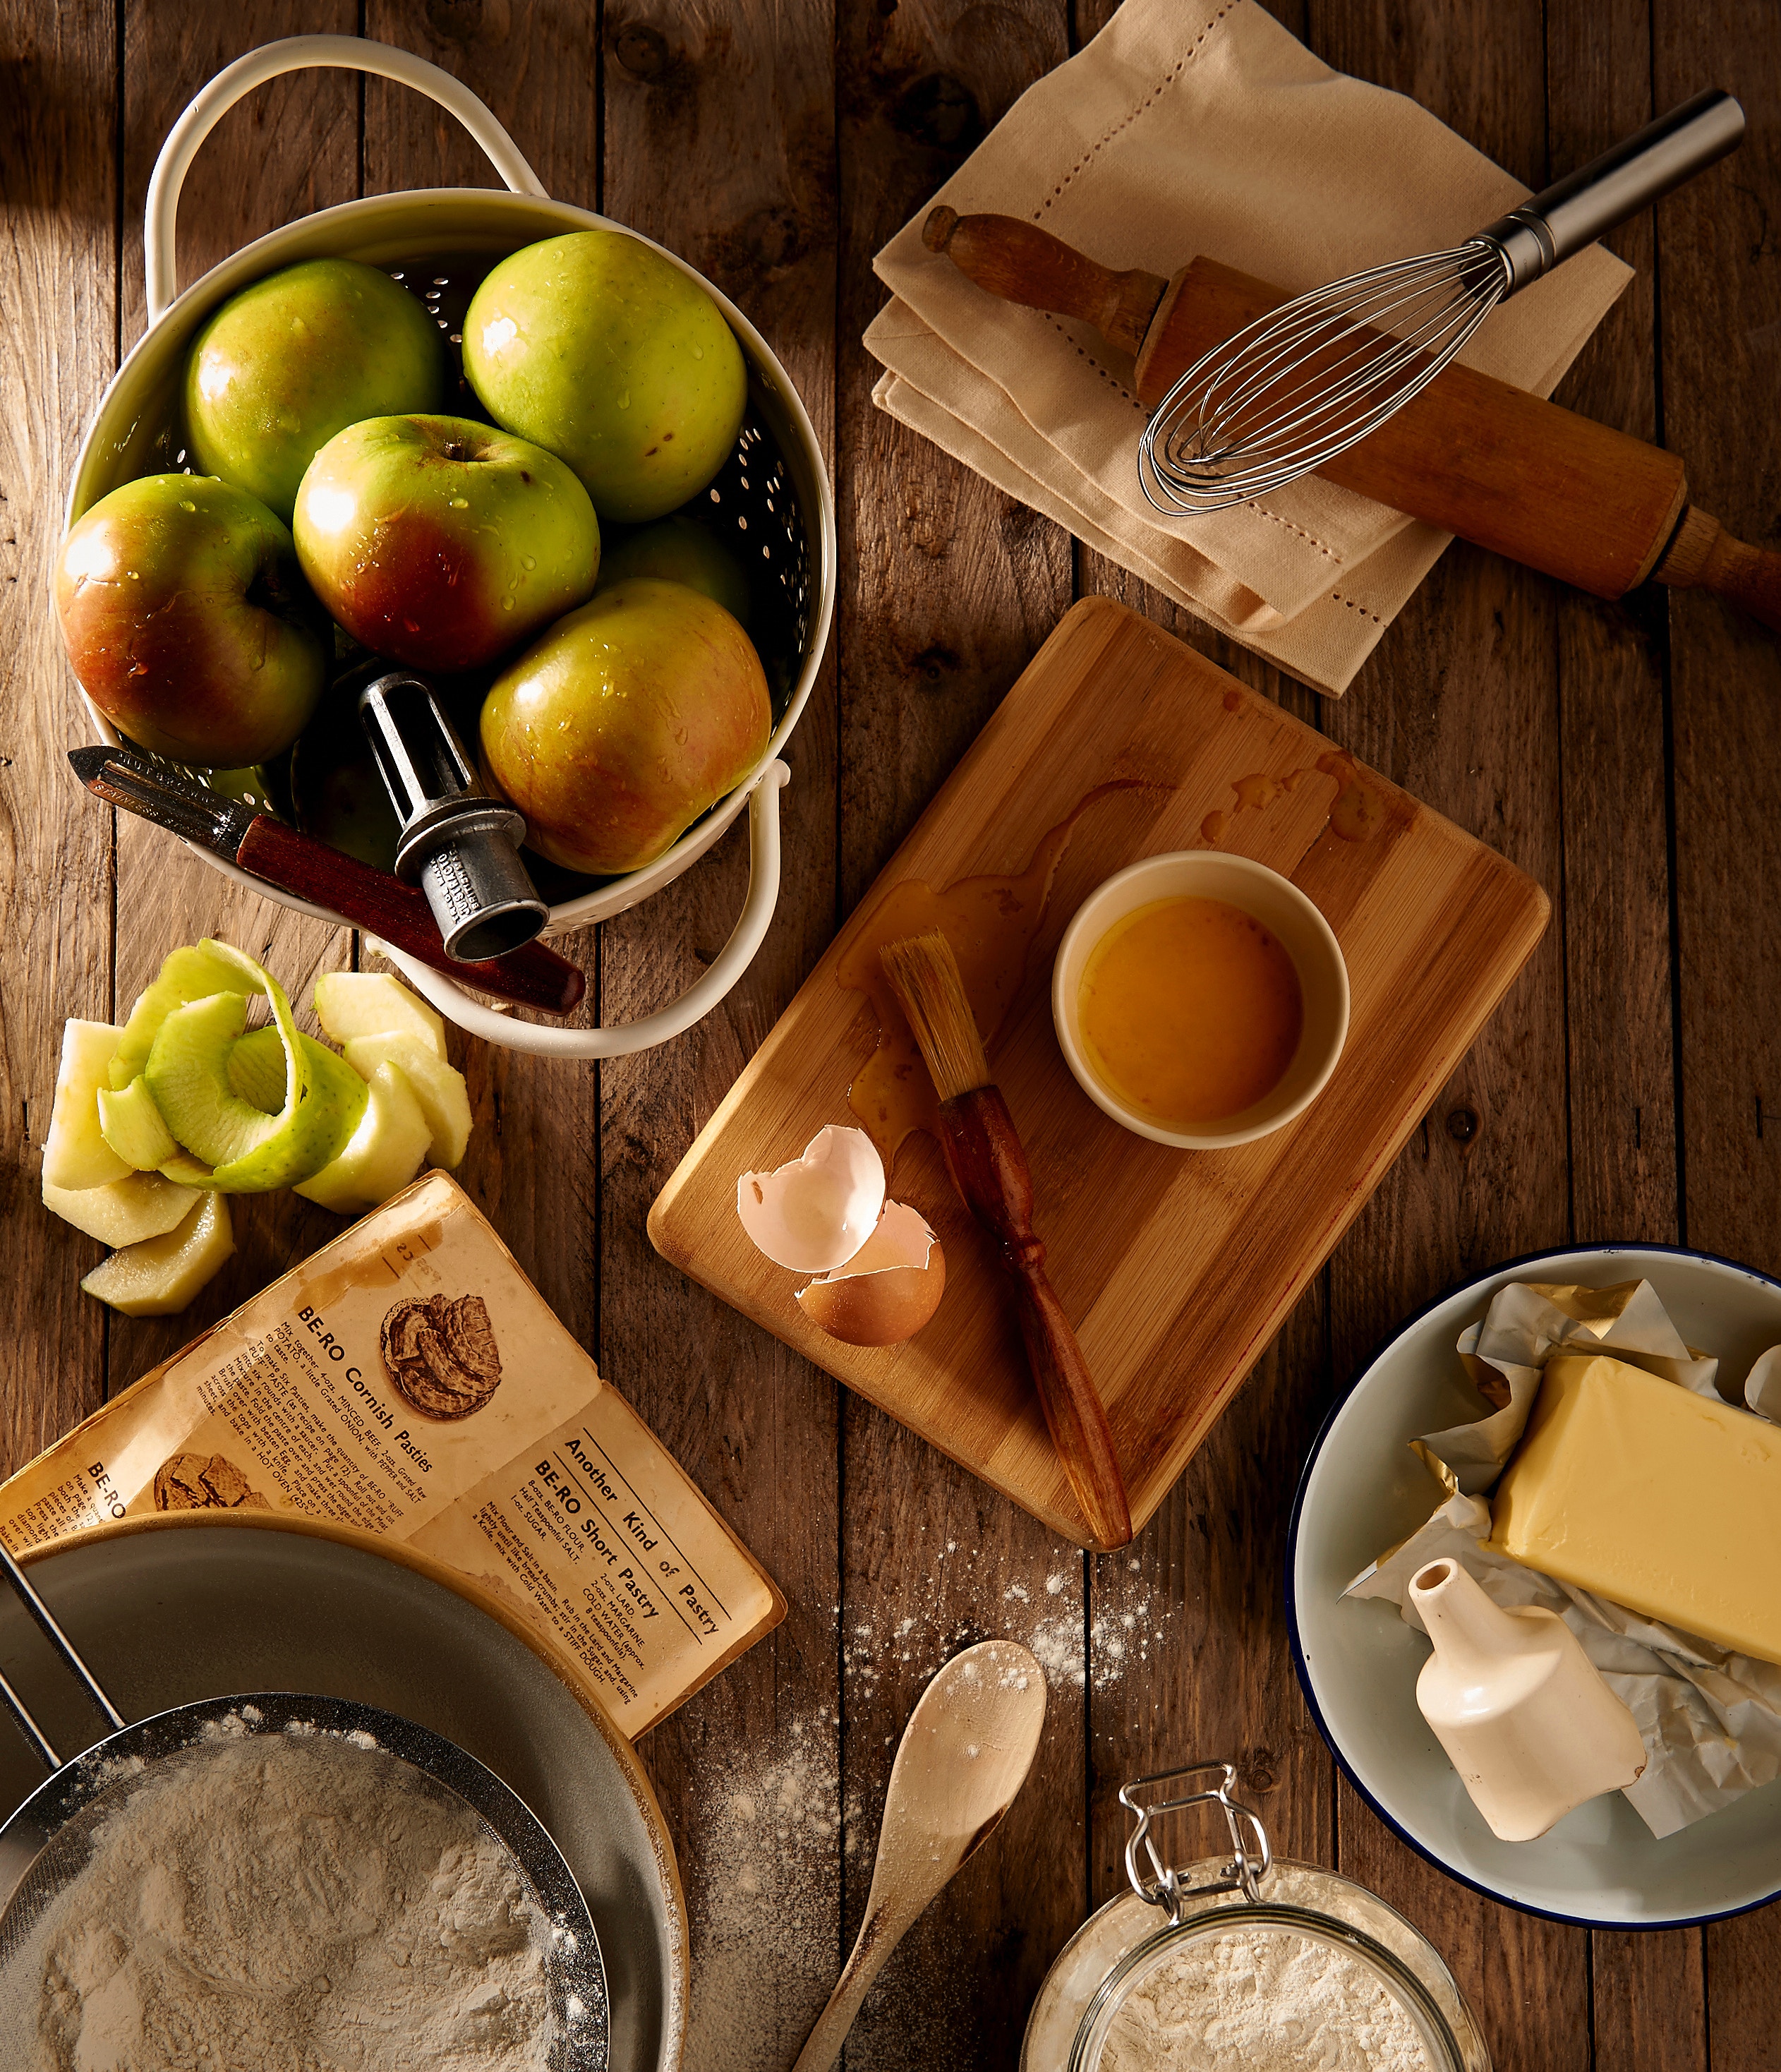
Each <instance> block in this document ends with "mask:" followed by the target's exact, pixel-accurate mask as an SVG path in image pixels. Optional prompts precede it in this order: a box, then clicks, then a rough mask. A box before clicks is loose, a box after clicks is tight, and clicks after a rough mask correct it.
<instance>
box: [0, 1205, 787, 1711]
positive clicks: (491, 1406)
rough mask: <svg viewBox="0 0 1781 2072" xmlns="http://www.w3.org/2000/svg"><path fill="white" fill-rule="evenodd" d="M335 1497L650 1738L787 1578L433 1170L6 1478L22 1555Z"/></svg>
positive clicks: (9, 1532)
mask: <svg viewBox="0 0 1781 2072" xmlns="http://www.w3.org/2000/svg"><path fill="white" fill-rule="evenodd" d="M199 1510H202V1511H236V1512H238V1513H240V1514H241V1515H242V1517H243V1520H244V1522H246V1521H247V1520H248V1519H249V1518H251V1516H252V1514H253V1513H254V1512H256V1511H271V1512H284V1513H286V1514H292V1513H294V1514H296V1515H299V1516H302V1517H307V1518H315V1519H331V1520H333V1521H334V1522H336V1523H340V1524H343V1525H348V1526H354V1527H358V1528H359V1529H360V1530H361V1531H366V1532H369V1533H371V1534H375V1535H378V1536H380V1537H382V1538H386V1539H389V1540H395V1541H397V1542H400V1543H403V1544H406V1545H408V1546H409V1547H412V1548H414V1549H415V1550H416V1551H417V1552H419V1553H421V1554H422V1555H427V1556H432V1557H433V1559H434V1560H437V1561H439V1562H441V1563H442V1564H445V1566H446V1567H447V1568H450V1569H452V1570H453V1571H454V1572H456V1573H457V1574H458V1576H459V1577H462V1578H463V1579H464V1580H465V1581H466V1583H467V1584H468V1585H470V1594H471V1595H473V1596H477V1597H483V1598H494V1599H495V1600H497V1601H499V1603H500V1604H501V1605H503V1607H504V1608H505V1609H506V1610H507V1612H508V1614H510V1615H511V1616H513V1617H516V1618H518V1619H519V1621H520V1622H521V1623H522V1624H523V1626H525V1628H526V1629H527V1631H528V1632H530V1633H531V1634H532V1636H533V1637H534V1638H536V1640H537V1641H538V1642H540V1643H541V1644H542V1646H544V1649H545V1651H547V1653H548V1655H549V1656H550V1658H551V1659H552V1661H553V1662H554V1663H556V1667H557V1668H558V1671H559V1673H560V1674H561V1675H563V1676H564V1679H566V1680H567V1681H568V1683H570V1684H571V1685H572V1686H575V1687H577V1688H581V1690H583V1691H584V1692H587V1693H589V1694H591V1695H592V1696H594V1697H595V1698H597V1699H598V1700H599V1701H600V1702H601V1704H602V1705H604V1707H605V1709H606V1711H607V1712H609V1714H610V1715H611V1716H612V1717H613V1719H614V1720H615V1721H616V1722H617V1723H618V1726H619V1727H620V1728H621V1729H622V1730H623V1732H624V1733H626V1734H629V1735H632V1736H635V1735H637V1734H639V1733H642V1731H643V1730H644V1729H645V1728H646V1727H649V1726H651V1725H654V1724H655V1721H656V1720H659V1719H660V1718H661V1717H662V1716H663V1714H664V1713H667V1712H671V1711H672V1710H673V1709H674V1708H675V1706H676V1705H678V1704H680V1703H681V1702H682V1701H683V1700H685V1699H686V1698H687V1697H688V1696H691V1693H692V1692H694V1691H696V1690H697V1689H698V1688H699V1687H700V1684H702V1683H705V1682H706V1681H708V1679H710V1678H711V1677H712V1676H715V1675H716V1674H717V1672H718V1671H719V1670H720V1669H722V1668H723V1667H724V1666H725V1664H726V1663H730V1662H732V1661H733V1660H734V1659H735V1658H736V1657H737V1655H740V1654H741V1652H742V1651H744V1649H745V1648H747V1647H749V1646H752V1645H753V1642H755V1641H757V1640H758V1639H759V1638H760V1637H761V1634H764V1633H766V1632H768V1631H769V1630H771V1629H772V1628H773V1627H774V1626H777V1625H778V1622H779V1621H780V1620H781V1619H782V1618H783V1617H784V1616H785V1611H786V1601H785V1599H784V1597H782V1596H781V1594H780V1593H779V1591H778V1589H777V1588H776V1587H775V1586H774V1583H773V1582H772V1581H771V1580H770V1579H769V1577H768V1576H767V1575H766V1574H765V1572H764V1571H763V1570H762V1569H761V1568H760V1566H759V1565H758V1564H757V1563H756V1562H755V1561H754V1560H753V1558H752V1556H750V1555H749V1552H748V1551H747V1549H746V1548H744V1547H743V1545H742V1544H741V1542H740V1541H739V1540H737V1538H736V1536H735V1535H734V1534H733V1532H732V1531H730V1529H729V1527H728V1526H727V1525H725V1523H724V1521H723V1520H722V1519H720V1517H719V1516H718V1515H717V1513H716V1511H713V1510H712V1507H711V1506H710V1504H708V1503H707V1502H706V1500H705V1498H704V1496H703V1495H702V1494H700V1490H698V1489H697V1488H696V1486H695V1485H694V1484H693V1482H691V1479H690V1478H688V1477H687V1474H685V1472H684V1471H683V1470H682V1468H681V1467H680V1466H679V1463H678V1462H676V1461H675V1459H674V1458H673V1457H672V1456H671V1454H670V1453H668V1452H667V1449H666V1448H664V1447H663V1445H662V1444H661V1442H660V1441H659V1440H658V1439H657V1438H656V1437H655V1434H654V1433H652V1432H651V1431H650V1429H649V1428H648V1426H647V1425H646V1424H644V1423H643V1422H642V1420H641V1419H640V1418H639V1417H638V1415H637V1413H636V1412H634V1410H633V1409H631V1408H630V1405H629V1404H627V1403H626V1402H625V1400H624V1399H623V1398H622V1396H619V1395H618V1392H617V1391H616V1390H614V1389H613V1388H612V1387H609V1385H608V1384H607V1383H605V1381H603V1380H602V1379H601V1376H600V1373H599V1370H598V1369H597V1367H595V1365H594V1363H593V1360H592V1359H589V1356H588V1355H587V1354H586V1353H585V1351H584V1350H582V1348H581V1346H580V1345H578V1344H577V1342H576V1341H575V1339H574V1338H572V1337H571V1335H570V1334H569V1333H568V1331H567V1330H565V1329H564V1326H563V1325H562V1324H561V1323H560V1322H558V1320H557V1318H556V1316H555V1314H554V1313H552V1310H551V1309H550V1308H549V1306H548V1304H547V1303H546V1302H545V1301H544V1297H542V1296H540V1294H539V1293H538V1291H537V1289H536V1288H534V1287H533V1286H532V1285H531V1282H530V1281H528V1280H527V1278H526V1276H525V1275H524V1274H523V1273H522V1272H520V1270H519V1264H518V1263H517V1262H516V1261H515V1259H514V1257H513V1255H512V1254H511V1252H509V1251H508V1250H507V1247H506V1246H505V1245H504V1244H503V1243H502V1242H501V1240H500V1239H499V1237H498V1236H497V1235H495V1232H494V1229H493V1228H492V1227H491V1226H490V1224H489V1223H488V1221H487V1220H486V1218H485V1217H484V1216H483V1215H482V1214H481V1212H480V1211H478V1209H477V1207H476V1206H475V1204H474V1202H472V1201H471V1200H470V1197H469V1196H468V1195H467V1194H465V1192H464V1191H463V1190H462V1188H461V1187H460V1186H458V1184H457V1182H455V1181H453V1180H452V1179H450V1178H448V1177H447V1176H446V1175H445V1174H443V1173H439V1172H433V1173H429V1174H426V1175H425V1177H424V1178H421V1179H420V1180H417V1181H416V1182H415V1183H414V1184H413V1186H410V1187H408V1188H406V1189H405V1190H404V1191H403V1192H402V1193H401V1194H397V1195H396V1196H395V1197H394V1198H392V1200H390V1201H388V1202H385V1203H384V1206H383V1207H381V1208H380V1209H377V1210H375V1211H373V1212H372V1213H371V1215H367V1216H364V1217H363V1218H361V1219H359V1222H357V1223H354V1224H353V1225H352V1226H351V1227H350V1228H349V1229H347V1230H346V1231H343V1233H342V1234H341V1235H339V1237H337V1238H335V1239H334V1241H333V1242H332V1243H331V1244H326V1245H324V1246H323V1247H322V1249H321V1250H320V1251H319V1252H315V1253H314V1254H313V1255H312V1256H310V1258H308V1259H306V1260H304V1261H303V1262H302V1264H301V1265H299V1266H297V1267H294V1268H292V1270H291V1271H290V1272H289V1273H287V1274H285V1276H283V1277H282V1278H281V1279H280V1280H278V1281H274V1282H273V1284H272V1285H271V1286H270V1287H269V1288H265V1289H262V1290H261V1293H259V1294H257V1295H256V1296H255V1297H253V1298H252V1301H248V1302H246V1303H244V1305H242V1306H241V1308H240V1309H237V1310H236V1311H235V1312H234V1313H232V1315H230V1316H228V1317H225V1318H222V1319H221V1321H220V1322H218V1323H216V1324H214V1325H212V1326H211V1328H210V1330H207V1332H205V1333H204V1334H203V1336H202V1337H200V1338H196V1339H195V1340H194V1341H193V1342H192V1343H191V1345H189V1346H186V1347H185V1348H184V1350H183V1351H181V1352H179V1353H176V1354H175V1355H174V1356H173V1358H172V1359H170V1360H167V1361H166V1362H164V1363H162V1365H161V1366H160V1367H156V1368H155V1369H154V1371H152V1372H151V1373H150V1374H147V1375H144V1376H143V1377H142V1379H141V1380H140V1381H138V1382H137V1383H135V1384H134V1385H133V1387H130V1388H129V1389H126V1390H125V1392H124V1393H123V1394H122V1395H121V1396H117V1397H116V1398H115V1399H114V1400H113V1401H111V1402H110V1403H108V1404H106V1405H105V1408H104V1409H102V1410H99V1411H96V1412H94V1414H93V1415H92V1416H91V1417H88V1419H86V1420H85V1421H84V1423H82V1424H79V1425H76V1428H75V1429H74V1430H73V1431H72V1432H71V1433H69V1434H68V1437H66V1438H64V1439H62V1440H60V1441H58V1442H57V1443H56V1444H55V1445H53V1446H51V1447H50V1448H49V1449H47V1451H46V1452H44V1453H40V1454H39V1456H38V1457H37V1458H36V1459H35V1461H31V1463H30V1465H29V1466H27V1467H24V1468H22V1469H21V1470H19V1472H18V1474H15V1475H14V1476H13V1477H12V1478H11V1479H10V1481H9V1482H6V1483H4V1484H0V1537H3V1538H4V1540H5V1542H6V1545H7V1546H8V1547H9V1548H10V1549H11V1550H12V1552H14V1553H15V1554H22V1553H23V1552H25V1551H26V1550H27V1548H32V1547H35V1546H38V1545H40V1544H43V1542H44V1541H46V1540H59V1539H61V1538H63V1537H64V1536H66V1535H68V1534H71V1533H75V1532H80V1531H85V1530H87V1529H88V1527H92V1526H95V1525H101V1524H103V1523H106V1522H107V1521H109V1520H110V1519H120V1518H126V1517H131V1516H135V1515H141V1514H145V1513H151V1512H156V1511H161V1512H166V1511H199Z"/></svg>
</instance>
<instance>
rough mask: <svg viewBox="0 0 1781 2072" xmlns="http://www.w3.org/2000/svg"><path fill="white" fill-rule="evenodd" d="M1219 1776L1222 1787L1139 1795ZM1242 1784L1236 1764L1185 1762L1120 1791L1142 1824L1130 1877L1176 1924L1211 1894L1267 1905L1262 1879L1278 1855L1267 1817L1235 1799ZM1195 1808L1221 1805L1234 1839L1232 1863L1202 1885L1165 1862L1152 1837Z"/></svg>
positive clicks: (1132, 1842)
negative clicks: (1161, 1825)
mask: <svg viewBox="0 0 1781 2072" xmlns="http://www.w3.org/2000/svg"><path fill="white" fill-rule="evenodd" d="M1213 1774H1217V1777H1218V1780H1219V1781H1218V1783H1217V1786H1216V1787H1214V1788H1213V1789H1211V1790H1200V1791H1176V1792H1174V1793H1172V1794H1169V1795H1167V1796H1163V1797H1155V1796H1152V1797H1149V1798H1147V1799H1143V1800H1141V1799H1139V1797H1138V1795H1137V1794H1139V1793H1155V1792H1159V1791H1162V1790H1163V1789H1164V1788H1165V1787H1167V1786H1170V1785H1174V1784H1179V1783H1180V1782H1182V1781H1183V1780H1184V1779H1185V1778H1196V1777H1209V1776H1212V1775H1213ZM1236 1784H1237V1766H1236V1765H1235V1764H1234V1763H1229V1762H1190V1763H1184V1764H1183V1765H1182V1766H1181V1767H1180V1769H1179V1770H1159V1771H1158V1772H1157V1773H1156V1774H1155V1776H1152V1777H1140V1778H1135V1779H1134V1780H1133V1782H1131V1783H1130V1784H1122V1785H1121V1786H1120V1787H1119V1803H1120V1804H1121V1805H1122V1806H1123V1807H1125V1809H1126V1811H1127V1812H1128V1813H1130V1814H1131V1815H1132V1816H1133V1818H1134V1819H1135V1821H1136V1823H1137V1824H1136V1825H1135V1827H1133V1829H1132V1831H1131V1834H1130V1835H1128V1836H1126V1877H1127V1878H1129V1879H1130V1880H1131V1889H1132V1890H1133V1891H1134V1892H1135V1893H1137V1895H1138V1897H1139V1898H1140V1899H1142V1900H1144V1901H1147V1903H1148V1904H1149V1905H1151V1906H1159V1907H1161V1908H1162V1909H1163V1912H1164V1913H1165V1914H1167V1916H1168V1918H1169V1922H1170V1925H1171V1926H1179V1925H1180V1922H1181V1921H1182V1920H1183V1919H1184V1917H1185V1915H1186V1914H1187V1911H1188V1903H1189V1901H1192V1900H1195V1899H1197V1898H1200V1897H1203V1896H1204V1895H1207V1894H1209V1893H1221V1892H1240V1893H1242V1895H1243V1897H1245V1899H1247V1900H1250V1901H1254V1903H1255V1904H1257V1905H1259V1904H1260V1902H1261V1897H1262V1893H1261V1885H1262V1879H1263V1878H1265V1877H1266V1876H1267V1874H1268V1872H1269V1870H1270V1868H1272V1866H1273V1863H1274V1853H1273V1851H1272V1850H1271V1849H1270V1848H1269V1846H1268V1837H1267V1831H1266V1828H1264V1827H1262V1820H1261V1816H1260V1815H1258V1813H1256V1812H1254V1811H1253V1810H1252V1809H1251V1808H1250V1807H1247V1806H1240V1805H1239V1804H1238V1803H1237V1801H1236V1800H1235V1799H1233V1798H1232V1796H1231V1793H1232V1791H1233V1790H1234V1789H1235V1787H1236ZM1189 1806H1216V1807H1218V1809H1219V1811H1221V1812H1222V1813H1223V1815H1224V1816H1225V1827H1226V1829H1227V1830H1228V1831H1229V1836H1230V1846H1231V1858H1230V1861H1229V1863H1228V1864H1226V1865H1225V1868H1224V1870H1223V1872H1222V1873H1221V1875H1220V1876H1219V1877H1215V1878H1208V1879H1207V1880H1206V1881H1204V1883H1203V1884H1200V1885H1189V1884H1188V1883H1186V1882H1185V1881H1184V1878H1183V1876H1182V1873H1180V1871H1178V1870H1176V1869H1174V1868H1172V1866H1170V1865H1168V1864H1165V1863H1164V1862H1163V1859H1162V1857H1161V1856H1159V1855H1158V1854H1157V1850H1156V1844H1155V1840H1153V1839H1152V1837H1151V1827H1152V1826H1153V1825H1154V1823H1155V1822H1156V1821H1158V1820H1159V1819H1161V1818H1162V1817H1163V1815H1164V1814H1167V1813H1178V1812H1180V1811H1183V1810H1184V1808H1185V1807H1189ZM1140 1844H1142V1845H1143V1851H1144V1854H1145V1855H1146V1856H1147V1857H1148V1858H1149V1860H1150V1867H1151V1876H1150V1877H1145V1875H1144V1873H1143V1869H1142V1868H1141V1867H1140V1865H1139V1860H1138V1851H1139V1845H1140Z"/></svg>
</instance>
